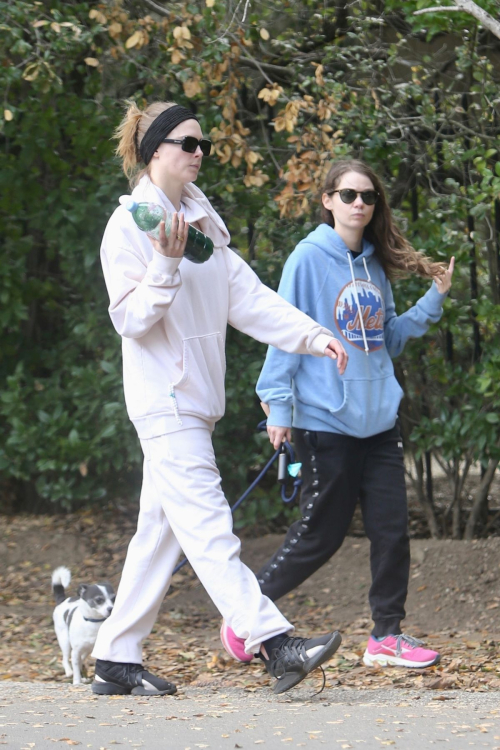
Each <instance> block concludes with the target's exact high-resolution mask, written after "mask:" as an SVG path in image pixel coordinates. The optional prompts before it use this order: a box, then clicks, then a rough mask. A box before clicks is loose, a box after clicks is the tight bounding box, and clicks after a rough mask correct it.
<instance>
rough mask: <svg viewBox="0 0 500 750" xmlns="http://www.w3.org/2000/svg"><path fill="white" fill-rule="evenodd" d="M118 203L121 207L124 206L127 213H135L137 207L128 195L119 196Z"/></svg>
mask: <svg viewBox="0 0 500 750" xmlns="http://www.w3.org/2000/svg"><path fill="white" fill-rule="evenodd" d="M118 202H119V203H121V205H122V206H125V208H126V209H127V211H135V209H136V208H137V206H138V203H137V201H135V200H134V199H133V198H132V196H130V195H121V196H120V198H119V199H118Z"/></svg>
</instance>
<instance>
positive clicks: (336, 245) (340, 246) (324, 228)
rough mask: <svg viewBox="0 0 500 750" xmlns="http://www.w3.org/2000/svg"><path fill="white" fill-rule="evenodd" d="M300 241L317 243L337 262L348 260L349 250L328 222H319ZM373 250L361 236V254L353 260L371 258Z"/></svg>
mask: <svg viewBox="0 0 500 750" xmlns="http://www.w3.org/2000/svg"><path fill="white" fill-rule="evenodd" d="M302 242H304V243H307V244H310V245H317V246H318V247H319V248H321V250H323V252H326V253H328V255H331V256H332V257H333V258H335V260H336V261H338V262H339V263H348V262H349V261H348V255H350V254H351V251H350V250H349V248H348V247H347V245H346V244H345V242H344V240H343V239H342V237H341V236H340V235H339V234H338V233H337V232H336V231H335V229H333V227H331V226H330V225H329V224H320V225H319V226H318V227H316V229H315V230H314V231H313V232H311V234H309V235H308V236H307V237H306V238H305V239H304V240H302ZM299 244H302V243H299ZM374 252H375V248H374V246H373V244H372V243H371V242H369V240H367V239H366V238H365V237H363V249H362V251H361V255H360V256H359V258H354V262H356V261H359V262H362V260H359V259H361V258H364V259H365V260H368V259H369V258H371V256H372V255H373V253H374Z"/></svg>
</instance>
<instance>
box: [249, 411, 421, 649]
mask: <svg viewBox="0 0 500 750" xmlns="http://www.w3.org/2000/svg"><path fill="white" fill-rule="evenodd" d="M294 442H295V448H296V450H297V454H298V457H299V460H300V461H301V462H302V479H303V482H302V492H301V499H300V509H301V512H302V518H300V519H299V520H298V521H295V523H293V524H292V526H291V527H290V528H289V530H288V532H287V534H286V537H285V541H284V542H283V544H282V546H281V547H280V548H279V550H278V551H277V552H276V553H275V554H274V555H273V556H272V558H271V559H270V560H269V561H268V563H267V564H266V565H264V567H263V568H262V569H261V570H260V571H259V572H258V573H257V578H258V580H259V583H260V587H261V589H262V592H263V593H264V594H266V596H268V597H269V598H270V599H272V600H273V601H275V600H276V599H279V598H280V597H281V596H284V595H285V594H287V593H288V592H289V591H292V590H293V589H294V588H296V587H297V586H298V585H299V584H300V583H302V581H305V580H306V578H309V576H310V575H312V574H313V573H314V572H315V571H316V570H318V568H320V567H321V566H322V565H323V564H324V563H325V562H326V561H327V560H329V559H330V557H332V555H334V554H335V552H336V551H337V550H338V549H339V548H340V546H341V545H342V542H343V541H344V539H345V536H346V534H347V531H348V528H349V524H350V522H351V519H352V516H353V514H354V510H355V507H356V503H357V502H358V500H359V502H360V504H361V511H362V514H363V522H364V526H365V531H366V535H367V537H368V539H369V540H370V565H371V574H372V585H371V588H370V592H369V600H370V607H371V611H372V619H373V621H374V623H375V627H374V629H373V631H372V634H373V635H375V636H377V637H380V636H384V635H389V634H390V633H392V634H397V633H400V632H401V627H400V622H401V620H403V619H404V617H405V609H404V605H405V601H406V595H407V590H408V577H409V570H410V544H409V538H408V506H407V499H406V485H405V476H404V458H403V444H402V441H401V435H400V432H399V428H398V426H397V425H396V426H395V427H394V428H393V429H392V430H387V431H386V432H381V433H379V434H378V435H373V436H372V437H369V438H355V437H349V436H345V435H338V434H336V433H331V432H310V431H307V430H299V429H295V430H294Z"/></svg>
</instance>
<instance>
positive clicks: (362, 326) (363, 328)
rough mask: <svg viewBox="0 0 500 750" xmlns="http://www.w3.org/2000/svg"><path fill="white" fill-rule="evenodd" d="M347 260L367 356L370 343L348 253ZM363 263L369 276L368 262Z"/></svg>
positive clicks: (350, 257)
mask: <svg viewBox="0 0 500 750" xmlns="http://www.w3.org/2000/svg"><path fill="white" fill-rule="evenodd" d="M347 260H348V261H349V268H350V269H351V278H352V285H353V289H354V299H355V300H356V307H357V308H358V315H359V323H360V325H361V333H362V334H363V343H364V345H365V352H366V354H369V353H370V350H369V348H368V341H367V340H366V331H365V322H364V320H363V311H362V310H361V305H360V304H359V297H358V287H357V284H356V277H355V276H354V266H353V264H352V255H351V253H350V252H348V253H347ZM363 262H364V264H365V270H366V273H367V274H368V269H367V268H366V261H365V259H364V258H363ZM368 281H371V279H370V275H369V274H368Z"/></svg>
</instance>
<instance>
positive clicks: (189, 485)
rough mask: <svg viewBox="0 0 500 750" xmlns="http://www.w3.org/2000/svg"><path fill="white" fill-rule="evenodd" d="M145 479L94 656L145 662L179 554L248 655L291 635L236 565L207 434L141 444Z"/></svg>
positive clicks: (236, 545)
mask: <svg viewBox="0 0 500 750" xmlns="http://www.w3.org/2000/svg"><path fill="white" fill-rule="evenodd" d="M141 445H142V448H143V452H144V457H145V460H144V477H143V485H142V491H141V501H140V511H139V519H138V523H137V532H136V533H135V535H134V537H133V538H132V540H131V542H130V545H129V548H128V552H127V558H126V560H125V565H124V568H123V572H122V577H121V581H120V585H119V588H118V592H117V596H116V602H115V606H114V609H113V612H112V613H111V616H110V617H109V618H108V619H107V620H106V622H104V623H103V624H102V626H101V628H100V630H99V634H98V637H97V641H96V644H95V647H94V651H93V654H92V655H93V656H94V657H95V658H96V659H105V660H108V661H115V662H129V663H135V664H141V663H142V641H143V639H144V638H146V637H147V636H148V635H149V633H150V632H151V629H152V627H153V625H154V622H155V620H156V617H157V614H158V610H159V609H160V606H161V603H162V601H163V598H164V597H165V594H166V592H167V590H168V587H169V584H170V579H171V577H172V571H173V569H174V567H175V565H176V562H177V559H178V556H179V553H180V551H181V549H182V550H183V552H184V554H185V555H186V557H187V558H188V560H189V562H190V563H191V565H192V567H193V569H194V571H195V572H196V575H197V576H198V578H199V579H200V581H201V583H202V584H203V586H204V587H205V589H206V591H207V592H208V594H209V595H210V597H211V599H212V601H213V602H214V604H215V605H216V607H217V608H218V610H219V612H220V613H221V615H222V617H223V618H224V619H225V621H226V622H227V623H228V625H229V626H230V627H231V628H232V629H233V630H234V632H235V633H236V635H238V636H239V637H240V638H244V639H245V650H246V652H247V653H249V654H250V653H256V652H257V651H258V650H259V647H260V644H261V643H262V641H265V640H266V639H268V638H271V637H273V636H275V635H278V634H279V633H289V632H291V631H293V627H292V625H291V624H290V623H289V622H288V620H286V618H285V617H283V615H282V614H281V612H280V611H279V610H278V608H277V607H276V605H275V604H273V602H272V601H271V600H270V599H269V598H268V597H267V596H264V595H263V594H262V593H261V590H260V587H259V584H258V583H257V579H256V578H255V576H254V574H253V573H252V572H251V570H250V569H249V568H247V566H246V565H244V564H243V563H242V562H241V560H240V547H241V545H240V541H239V539H238V537H236V536H235V535H234V534H233V532H232V525H233V524H232V515H231V510H230V508H229V505H228V503H227V501H226V498H225V497H224V494H223V492H222V490H221V486H220V484H221V480H220V474H219V470H218V468H217V465H216V463H215V456H214V451H213V447H212V439H211V431H210V429H209V428H206V429H204V428H198V427H196V428H191V429H187V430H181V431H179V432H175V433H171V434H168V435H162V436H161V437H157V438H151V439H149V440H142V441H141Z"/></svg>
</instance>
